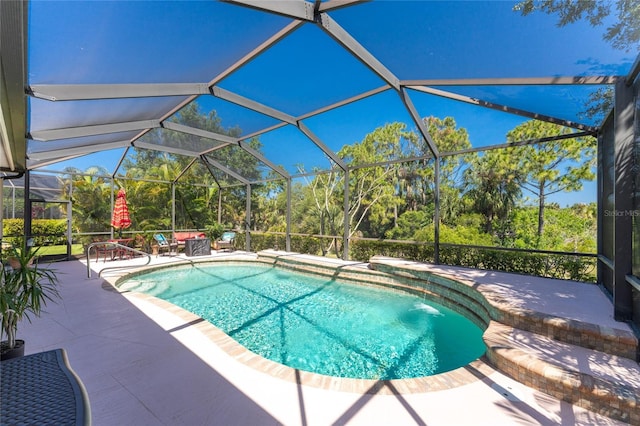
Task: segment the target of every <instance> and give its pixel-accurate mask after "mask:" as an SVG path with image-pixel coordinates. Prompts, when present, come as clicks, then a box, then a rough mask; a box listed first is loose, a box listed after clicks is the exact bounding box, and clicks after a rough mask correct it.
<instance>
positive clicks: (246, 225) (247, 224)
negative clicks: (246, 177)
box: [244, 184, 251, 251]
mask: <svg viewBox="0 0 640 426" xmlns="http://www.w3.org/2000/svg"><path fill="white" fill-rule="evenodd" d="M244 229H245V241H246V246H247V248H246V249H245V250H246V251H251V184H247V213H246V216H245V219H244Z"/></svg>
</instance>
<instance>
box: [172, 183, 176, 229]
mask: <svg viewBox="0 0 640 426" xmlns="http://www.w3.org/2000/svg"><path fill="white" fill-rule="evenodd" d="M171 232H172V233H173V234H175V232H176V183H175V182H171ZM171 238H173V235H171Z"/></svg>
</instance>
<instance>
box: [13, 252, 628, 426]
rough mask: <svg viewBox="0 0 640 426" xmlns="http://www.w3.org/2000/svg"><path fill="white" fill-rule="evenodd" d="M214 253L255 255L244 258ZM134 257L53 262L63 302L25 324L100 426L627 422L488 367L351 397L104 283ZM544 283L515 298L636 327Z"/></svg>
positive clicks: (603, 302)
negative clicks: (72, 378)
mask: <svg viewBox="0 0 640 426" xmlns="http://www.w3.org/2000/svg"><path fill="white" fill-rule="evenodd" d="M216 256H224V257H226V258H229V259H232V258H239V259H252V258H255V254H248V253H247V254H245V253H241V252H235V253H225V254H219V255H216ZM152 260H153V263H154V264H157V263H161V262H169V261H172V260H175V259H172V258H169V257H157V258H153V259H152ZM136 262H138V263H143V262H142V260H141V259H133V260H128V261H115V262H107V263H104V262H99V263H92V269H93V271H94V273H93V278H91V279H89V278H87V269H86V263H84V262H82V261H71V262H62V263H57V264H55V265H54V266H55V268H56V269H57V270H58V271H59V277H60V280H61V285H60V291H61V295H62V300H61V301H59V302H58V303H57V304H49V305H48V306H47V308H46V311H47V312H46V313H45V314H43V315H42V317H40V318H36V319H34V320H33V323H31V324H29V323H28V322H25V323H23V324H22V325H21V327H20V328H19V336H18V338H21V339H25V340H26V341H27V343H26V345H27V346H26V348H27V349H26V352H27V353H34V352H40V351H45V350H49V349H54V348H64V349H65V350H66V351H67V354H68V357H69V361H70V364H71V367H72V368H73V369H74V371H75V372H76V373H77V374H78V375H79V376H80V378H81V379H82V381H83V383H84V385H85V387H86V389H87V392H88V394H89V399H90V402H91V412H92V416H93V424H94V425H98V426H99V425H136V426H138V425H229V426H231V425H276V424H284V425H333V424H350V425H391V424H393V425H414V424H415V425H513V424H531V425H533V424H537V425H538V424H543V425H547V424H561V425H593V424H598V425H616V424H621V423H620V422H617V421H615V420H612V419H610V418H608V417H604V416H601V415H598V414H595V413H593V412H590V411H588V410H585V409H583V408H580V407H577V406H572V405H570V404H568V403H565V402H562V401H559V400H557V399H555V398H553V397H551V396H549V395H547V394H544V393H542V392H539V391H536V390H534V389H532V388H529V387H527V386H524V385H522V384H521V383H518V382H517V381H515V380H512V379H510V378H508V377H507V376H505V375H504V374H502V373H500V372H498V371H496V370H494V369H493V368H491V367H490V366H489V365H487V364H485V363H484V362H483V361H476V362H474V363H472V364H471V365H470V366H468V367H466V370H467V371H468V372H469V373H471V375H473V376H474V377H475V379H474V380H473V381H470V382H469V383H466V384H464V385H457V386H453V387H451V388H448V389H439V390H433V391H428V392H413V393H408V394H405V393H400V392H397V391H395V390H394V389H393V388H392V386H390V385H389V384H388V383H385V382H378V383H377V384H376V385H375V386H373V387H372V388H370V389H369V391H368V392H345V391H335V390H330V389H324V388H321V387H316V386H307V385H304V384H301V383H302V381H300V380H298V381H297V382H296V381H290V380H282V379H281V378H278V377H277V376H276V375H274V374H269V373H267V372H263V371H260V370H259V369H256V368H253V367H251V366H249V365H247V364H246V363H243V362H240V361H239V360H238V359H237V358H235V357H233V356H231V355H230V354H229V350H225V349H223V348H221V347H220V346H219V345H218V344H216V342H215V341H214V340H213V339H211V338H210V337H209V336H207V334H206V333H203V332H202V330H201V328H199V327H198V324H199V321H197V320H192V321H185V319H184V318H185V317H184V316H183V315H180V314H177V313H176V312H173V311H171V310H168V309H163V308H162V306H161V305H158V304H156V303H152V302H151V301H149V300H147V299H146V298H145V297H140V295H136V294H131V293H119V292H118V291H116V290H115V289H114V288H113V287H112V286H111V284H109V283H108V282H107V281H106V280H105V279H102V278H97V277H96V275H97V273H96V272H97V271H98V270H100V269H102V268H104V267H105V266H116V265H119V264H121V263H128V264H134V263H136ZM447 269H448V268H447ZM116 275H117V274H111V273H108V276H110V277H111V278H113V277H115V276H116ZM110 280H111V279H110ZM536 282H538V280H527V283H526V285H525V286H523V287H522V289H523V291H522V293H520V294H521V295H522V297H521V300H519V301H516V300H514V301H513V303H519V304H520V305H530V304H537V305H538V306H537V309H541V310H545V311H554V312H556V311H557V310H562V311H563V312H562V315H565V316H568V317H572V316H579V317H583V316H585V315H586V316H588V317H591V315H598V316H602V318H600V317H598V319H597V320H598V321H600V320H602V321H606V323H607V326H610V327H621V328H627V329H628V327H627V326H626V325H625V324H620V323H615V322H612V320H610V319H607V316H609V317H610V316H611V315H610V314H611V312H612V309H611V306H610V302H609V301H608V299H607V298H606V297H601V296H603V295H602V294H598V293H597V292H581V293H580V296H579V297H580V301H581V303H580V304H578V303H575V300H574V303H570V301H569V303H561V302H560V301H558V302H555V301H552V300H560V299H562V298H568V299H570V298H571V297H573V296H567V295H568V294H569V293H568V292H569V289H564V290H562V291H559V290H558V288H556V287H545V286H544V285H540V286H537V285H536ZM541 282H544V280H541ZM511 287H512V288H511V290H510V293H509V297H518V294H519V292H518V291H517V288H518V286H516V285H513V286H511ZM565 290H566V291H565ZM570 291H573V289H571V290H570ZM585 303H586V305H584V304H585ZM585 306H586V309H585ZM574 312H575V313H574ZM556 313H557V312H556ZM298 374H299V372H297V373H296V375H298ZM383 389H384V390H385V391H384V392H383V391H382V390H383Z"/></svg>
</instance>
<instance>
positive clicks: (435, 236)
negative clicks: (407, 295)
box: [433, 157, 440, 264]
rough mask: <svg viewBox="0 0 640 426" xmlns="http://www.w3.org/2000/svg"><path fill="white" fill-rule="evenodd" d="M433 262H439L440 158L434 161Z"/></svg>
mask: <svg viewBox="0 0 640 426" xmlns="http://www.w3.org/2000/svg"><path fill="white" fill-rule="evenodd" d="M433 192H434V203H435V208H434V210H433V263H435V264H439V263H440V159H439V158H438V157H436V159H435V163H434V190H433Z"/></svg>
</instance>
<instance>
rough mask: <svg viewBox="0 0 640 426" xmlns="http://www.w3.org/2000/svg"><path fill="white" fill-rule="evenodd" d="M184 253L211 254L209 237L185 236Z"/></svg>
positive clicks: (194, 254) (188, 254)
mask: <svg viewBox="0 0 640 426" xmlns="http://www.w3.org/2000/svg"><path fill="white" fill-rule="evenodd" d="M184 254H185V255H187V256H207V255H210V254H211V240H210V239H209V238H187V239H186V240H184Z"/></svg>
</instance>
